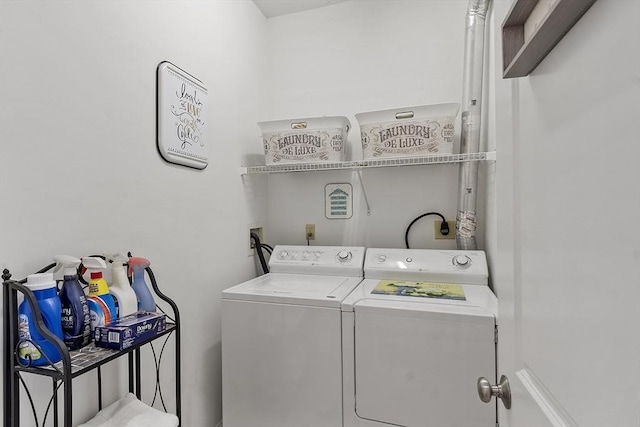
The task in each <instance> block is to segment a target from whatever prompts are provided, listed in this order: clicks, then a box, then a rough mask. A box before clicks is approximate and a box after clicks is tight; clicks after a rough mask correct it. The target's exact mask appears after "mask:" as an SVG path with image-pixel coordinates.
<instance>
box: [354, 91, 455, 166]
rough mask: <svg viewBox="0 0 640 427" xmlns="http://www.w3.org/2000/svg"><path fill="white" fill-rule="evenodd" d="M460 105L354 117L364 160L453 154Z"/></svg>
mask: <svg viewBox="0 0 640 427" xmlns="http://www.w3.org/2000/svg"><path fill="white" fill-rule="evenodd" d="M459 109H460V104H456V103H451V104H436V105H423V106H416V107H404V108H394V109H391V110H381V111H372V112H368V113H359V114H356V118H357V119H358V122H359V123H360V138H361V142H362V154H363V157H364V158H365V159H376V158H384V157H414V156H419V157H422V156H429V155H439V154H453V137H454V126H455V120H456V116H457V115H458V110H459Z"/></svg>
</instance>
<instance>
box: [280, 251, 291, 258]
mask: <svg viewBox="0 0 640 427" xmlns="http://www.w3.org/2000/svg"><path fill="white" fill-rule="evenodd" d="M288 256H289V252H287V251H280V252H279V253H278V258H280V259H286V258H287V257H288Z"/></svg>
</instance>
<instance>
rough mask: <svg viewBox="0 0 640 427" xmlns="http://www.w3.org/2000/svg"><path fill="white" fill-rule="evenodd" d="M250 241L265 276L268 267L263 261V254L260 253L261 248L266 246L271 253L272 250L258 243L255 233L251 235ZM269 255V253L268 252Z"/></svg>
mask: <svg viewBox="0 0 640 427" xmlns="http://www.w3.org/2000/svg"><path fill="white" fill-rule="evenodd" d="M251 240H253V243H254V245H255V249H256V252H257V253H258V258H260V265H261V266H262V271H263V272H264V273H265V274H267V273H268V272H269V266H268V265H267V261H266V260H265V259H264V253H262V248H263V247H265V246H268V247H269V248H270V250H271V251H273V248H271V246H269V245H264V244H262V243H260V237H259V236H258V235H257V234H256V233H251ZM269 253H271V252H269Z"/></svg>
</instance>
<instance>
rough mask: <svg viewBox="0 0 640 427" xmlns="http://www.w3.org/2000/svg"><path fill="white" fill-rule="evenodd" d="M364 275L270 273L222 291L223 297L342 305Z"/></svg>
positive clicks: (285, 302) (302, 303) (321, 305)
mask: <svg viewBox="0 0 640 427" xmlns="http://www.w3.org/2000/svg"><path fill="white" fill-rule="evenodd" d="M361 280H362V278H359V277H344V276H317V275H304V274H283V273H269V274H265V275H264V276H260V277H257V278H255V279H252V280H249V281H248V282H244V283H241V284H239V285H237V286H234V287H232V288H229V289H226V290H224V291H223V292H222V299H227V300H243V301H256V302H271V303H280V304H297V305H306V306H317V307H334V308H339V307H340V303H341V302H342V300H344V298H345V297H346V296H347V295H349V293H350V292H351V291H353V290H354V289H355V287H356V286H357V285H358V284H359V283H360V281H361Z"/></svg>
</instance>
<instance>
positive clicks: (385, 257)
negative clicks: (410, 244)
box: [378, 255, 387, 262]
mask: <svg viewBox="0 0 640 427" xmlns="http://www.w3.org/2000/svg"><path fill="white" fill-rule="evenodd" d="M386 260H387V256H386V255H380V256H378V261H379V262H385V261H386Z"/></svg>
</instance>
